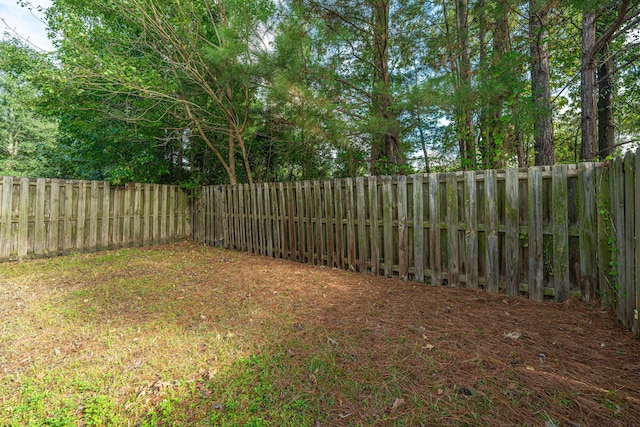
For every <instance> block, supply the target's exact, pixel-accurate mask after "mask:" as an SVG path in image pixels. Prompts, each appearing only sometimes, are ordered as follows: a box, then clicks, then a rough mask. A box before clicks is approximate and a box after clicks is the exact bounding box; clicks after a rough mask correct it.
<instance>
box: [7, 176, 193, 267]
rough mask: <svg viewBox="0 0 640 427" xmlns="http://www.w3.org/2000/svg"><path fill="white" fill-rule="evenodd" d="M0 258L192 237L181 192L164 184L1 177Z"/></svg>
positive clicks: (186, 202)
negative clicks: (119, 185) (114, 183)
mask: <svg viewBox="0 0 640 427" xmlns="http://www.w3.org/2000/svg"><path fill="white" fill-rule="evenodd" d="M0 197H1V200H0V261H6V260H12V259H22V258H29V257H44V256H55V255H59V254H65V253H68V252H71V251H92V250H99V249H108V248H115V247H124V246H136V245H145V244H151V243H160V242H166V241H169V240H175V239H179V238H187V237H190V236H191V233H192V229H191V207H190V200H189V195H188V193H187V192H186V191H184V190H182V189H180V188H178V187H176V186H169V185H152V184H128V185H126V186H123V187H115V186H110V185H109V183H108V182H102V181H76V180H57V179H44V178H38V179H29V178H12V177H3V178H2V182H1V187H0Z"/></svg>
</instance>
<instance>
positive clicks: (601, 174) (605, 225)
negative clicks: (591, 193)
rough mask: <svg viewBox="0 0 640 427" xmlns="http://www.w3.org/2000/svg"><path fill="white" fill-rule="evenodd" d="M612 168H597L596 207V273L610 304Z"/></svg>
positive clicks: (604, 300) (601, 293)
mask: <svg viewBox="0 0 640 427" xmlns="http://www.w3.org/2000/svg"><path fill="white" fill-rule="evenodd" d="M611 169H612V167H611V166H609V167H601V166H598V167H596V168H595V180H596V184H595V191H596V207H597V209H598V212H597V215H596V219H597V221H596V223H597V224H596V225H597V236H596V238H597V240H598V264H597V266H596V267H597V269H596V272H595V273H594V274H595V275H596V276H597V277H596V278H597V286H598V294H599V297H600V301H601V303H602V304H603V305H607V304H609V301H610V296H611V288H610V277H609V272H610V271H611V266H610V264H609V263H610V262H611V247H610V245H609V239H610V238H611V237H612V236H613V235H614V232H613V231H612V230H611V225H612V224H611V222H612V220H613V218H614V210H613V206H614V204H613V195H612V194H611V191H610V183H611V179H612V178H611ZM587 250H589V248H587ZM581 251H582V249H581Z"/></svg>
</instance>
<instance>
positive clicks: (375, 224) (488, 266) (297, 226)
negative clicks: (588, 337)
mask: <svg viewBox="0 0 640 427" xmlns="http://www.w3.org/2000/svg"><path fill="white" fill-rule="evenodd" d="M600 188H606V191H607V194H608V192H609V191H610V188H609V179H608V174H607V168H606V165H604V164H595V163H584V164H580V165H557V166H553V167H534V168H529V169H507V170H504V171H470V172H458V173H437V174H429V175H413V176H394V177H389V176H384V177H368V178H364V177H359V178H347V179H339V180H338V179H336V180H330V181H313V182H312V181H305V182H295V183H275V184H253V185H224V186H208V187H204V188H202V191H201V195H200V198H199V200H198V206H197V208H196V213H195V217H194V227H195V228H194V236H196V238H198V239H200V240H202V241H204V242H205V243H207V244H210V245H215V246H222V247H225V248H233V249H237V250H242V251H248V252H252V253H256V254H262V255H266V256H270V257H277V258H288V259H292V260H296V261H299V262H306V263H312V264H317V265H324V266H328V267H335V268H344V269H349V270H352V271H358V272H363V273H370V274H374V275H385V276H397V277H400V278H402V279H411V280H416V281H419V282H425V283H429V284H432V285H449V286H462V287H469V288H478V287H480V288H484V289H486V290H487V291H492V292H496V291H505V292H506V293H508V294H510V295H519V294H526V295H528V296H529V298H532V299H535V300H542V299H543V298H545V296H546V297H553V298H554V299H555V300H557V301H563V300H565V299H567V298H568V297H570V296H571V295H576V296H580V297H582V298H583V299H584V300H587V301H589V300H591V299H592V298H593V297H594V296H596V295H604V294H608V293H609V291H610V289H611V281H610V276H609V274H608V272H609V264H610V260H611V250H612V248H611V247H610V245H609V244H608V243H607V242H608V239H606V238H604V237H603V236H605V234H606V233H608V232H610V229H611V224H610V223H609V222H607V220H606V219H605V218H603V215H599V213H598V212H599V211H598V206H599V203H600V201H599V196H598V194H599V189H600Z"/></svg>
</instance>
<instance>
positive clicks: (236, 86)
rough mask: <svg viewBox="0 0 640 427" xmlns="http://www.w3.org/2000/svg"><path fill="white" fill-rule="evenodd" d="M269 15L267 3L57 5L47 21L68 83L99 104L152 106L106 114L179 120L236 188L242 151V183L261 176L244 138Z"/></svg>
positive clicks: (73, 1) (150, 0)
mask: <svg viewBox="0 0 640 427" xmlns="http://www.w3.org/2000/svg"><path fill="white" fill-rule="evenodd" d="M271 10H272V6H271V3H269V2H268V1H267V0H254V1H249V2H245V1H235V0H228V1H224V2H223V1H220V2H199V1H195V0H194V1H177V0H173V1H168V2H162V3H158V2H156V1H154V0H133V1H128V2H109V1H95V2H85V1H84V0H56V1H55V3H54V7H53V8H52V9H50V12H49V22H50V25H51V27H52V29H53V31H54V32H55V34H56V36H57V47H58V50H59V52H60V59H61V61H62V63H63V65H64V70H63V75H64V76H65V78H66V79H67V80H68V78H69V77H72V78H73V85H75V86H76V87H81V88H82V90H83V91H86V92H88V93H89V94H90V95H91V96H96V97H98V98H103V99H111V97H114V96H116V97H119V96H124V97H125V98H126V99H144V100H145V102H149V103H151V104H153V107H151V108H149V109H148V110H142V111H141V110H139V109H136V110H132V109H128V108H124V109H121V110H120V111H118V110H117V109H114V108H109V109H108V110H109V111H108V112H109V114H113V115H114V116H115V117H116V118H117V119H119V120H120V121H121V122H128V123H141V122H145V121H146V122H148V121H150V120H152V118H149V117H148V116H149V115H151V116H153V115H154V114H158V112H159V111H160V113H159V114H160V115H166V116H170V117H172V118H173V119H174V120H175V121H176V122H179V123H181V124H182V126H181V128H182V131H187V130H188V131H189V132H190V137H189V139H190V141H192V142H193V141H195V140H198V139H199V140H200V141H202V142H203V143H204V144H206V146H207V147H208V148H209V149H210V150H211V151H212V152H213V154H214V155H215V157H216V158H217V160H218V161H219V163H220V165H221V166H222V168H223V169H224V170H225V172H226V175H227V177H228V180H229V182H231V183H236V182H238V172H237V171H236V154H237V151H239V154H240V159H241V164H242V166H243V168H244V178H245V179H246V180H247V181H248V182H252V180H253V174H252V170H251V158H250V153H249V151H248V149H247V144H246V133H247V129H248V127H249V126H250V122H251V115H250V111H251V106H252V102H253V101H254V99H255V96H256V91H257V89H258V87H259V83H260V79H259V74H258V72H257V68H256V66H255V63H256V60H257V57H258V56H259V54H260V51H261V50H263V49H264V48H265V46H264V44H263V42H264V40H262V39H261V37H260V31H261V25H262V24H264V23H265V22H266V21H267V20H268V18H269V16H270V14H271ZM105 39H108V40H109V41H110V43H109V44H104V43H103V40H105ZM79 57H80V58H79ZM176 130H178V131H180V129H176ZM221 135H224V136H225V138H221V137H220V136H221Z"/></svg>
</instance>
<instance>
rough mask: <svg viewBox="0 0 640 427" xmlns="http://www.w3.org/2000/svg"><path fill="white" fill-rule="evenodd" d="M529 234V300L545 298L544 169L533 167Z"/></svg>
mask: <svg viewBox="0 0 640 427" xmlns="http://www.w3.org/2000/svg"><path fill="white" fill-rule="evenodd" d="M527 186H528V193H529V197H528V201H527V204H528V214H529V217H528V220H529V221H528V222H529V223H528V230H527V232H528V234H529V285H528V286H529V298H531V299H533V300H536V301H542V300H543V298H544V283H543V273H544V258H543V239H542V169H541V168H540V167H533V168H530V169H529V172H528V183H527Z"/></svg>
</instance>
